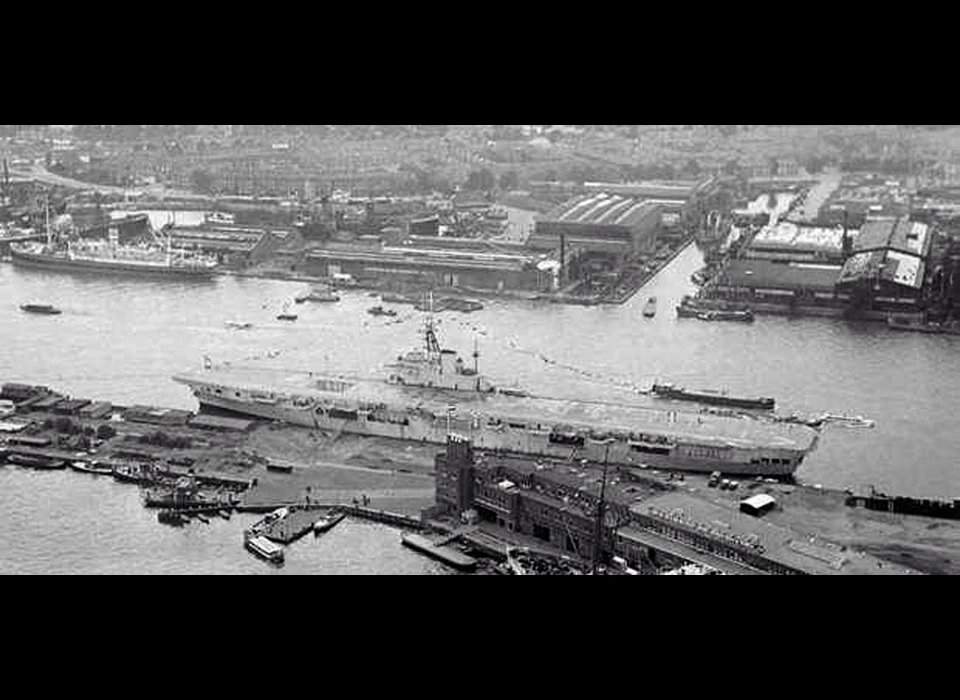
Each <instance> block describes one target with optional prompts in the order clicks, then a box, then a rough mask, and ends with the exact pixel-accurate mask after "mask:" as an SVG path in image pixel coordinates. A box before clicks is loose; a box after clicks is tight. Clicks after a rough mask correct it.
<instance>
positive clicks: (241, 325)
mask: <svg viewBox="0 0 960 700" xmlns="http://www.w3.org/2000/svg"><path fill="white" fill-rule="evenodd" d="M226 326H227V328H232V329H233V330H236V331H248V330H250V329H251V328H253V324H252V323H249V322H248V321H227V323H226Z"/></svg>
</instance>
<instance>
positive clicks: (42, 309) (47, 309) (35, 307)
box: [20, 304, 61, 316]
mask: <svg viewBox="0 0 960 700" xmlns="http://www.w3.org/2000/svg"><path fill="white" fill-rule="evenodd" d="M20 310H21V311H25V312H26V313H28V314H43V315H46V316H56V315H57V314H59V313H61V311H60V309H58V308H57V307H56V306H53V305H52V304H22V305H21V306H20Z"/></svg>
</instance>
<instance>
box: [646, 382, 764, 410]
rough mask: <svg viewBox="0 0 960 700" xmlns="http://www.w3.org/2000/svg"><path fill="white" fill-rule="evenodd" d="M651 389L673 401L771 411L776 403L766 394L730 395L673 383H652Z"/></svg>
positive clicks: (656, 394) (655, 393)
mask: <svg viewBox="0 0 960 700" xmlns="http://www.w3.org/2000/svg"><path fill="white" fill-rule="evenodd" d="M651 391H652V393H653V395H654V396H657V397H660V398H664V399H673V400H674V401H695V402H697V403H703V404H709V405H711V406H735V407H737V408H754V409H760V410H764V411H772V410H773V409H774V408H775V406H776V403H777V402H776V400H775V399H772V398H770V397H766V396H764V397H758V398H747V397H742V396H730V395H729V394H727V393H726V392H722V391H716V390H714V389H700V390H696V391H691V390H687V389H684V388H683V387H679V386H674V385H673V384H654V385H653V389H652V390H651Z"/></svg>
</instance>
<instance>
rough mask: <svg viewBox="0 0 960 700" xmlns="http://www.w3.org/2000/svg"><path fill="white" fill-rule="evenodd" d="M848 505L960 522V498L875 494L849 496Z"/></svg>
mask: <svg viewBox="0 0 960 700" xmlns="http://www.w3.org/2000/svg"><path fill="white" fill-rule="evenodd" d="M846 504H847V505H848V506H851V507H854V508H856V507H863V508H866V509H867V510H876V511H882V512H886V513H899V514H901V515H922V516H925V517H928V518H942V519H946V520H960V498H955V499H953V500H952V501H945V500H939V499H930V498H911V497H908V496H888V495H886V494H884V493H878V492H873V493H871V494H870V495H869V496H848V497H847V499H846Z"/></svg>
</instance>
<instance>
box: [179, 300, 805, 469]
mask: <svg viewBox="0 0 960 700" xmlns="http://www.w3.org/2000/svg"><path fill="white" fill-rule="evenodd" d="M424 339H425V344H424V347H423V348H422V349H415V350H412V351H410V352H407V353H405V354H402V355H400V356H399V357H398V358H397V361H396V362H393V363H390V364H388V365H386V367H385V369H386V375H385V376H384V377H382V378H380V377H370V378H352V377H343V376H340V377H338V376H335V375H333V374H328V375H324V374H317V373H310V372H302V373H291V372H289V371H287V370H283V371H271V370H269V369H264V368H258V367H253V366H226V367H213V366H208V367H206V368H205V369H204V370H203V371H200V372H197V373H191V374H181V375H178V376H175V377H174V380H175V381H178V382H180V383H183V384H186V385H187V386H189V387H190V388H191V390H192V391H193V393H194V395H195V396H196V398H197V400H198V401H199V402H200V405H201V409H203V408H213V409H219V410H226V411H230V412H234V413H240V414H243V415H248V416H257V417H261V418H266V419H270V420H278V421H283V422H287V423H292V424H296V425H302V426H306V427H309V428H313V429H317V430H324V431H330V432H333V433H340V432H344V433H355V434H360V435H368V436H379V437H389V438H398V439H401V440H415V441H421V442H430V443H435V444H445V443H446V441H447V437H448V436H449V435H451V434H456V435H459V436H462V437H465V438H467V439H469V440H471V441H472V443H473V444H474V445H475V446H476V447H477V448H479V449H486V450H500V451H503V452H512V453H519V454H527V455H538V456H545V457H555V458H565V459H587V460H595V461H604V460H607V461H609V462H610V463H616V464H624V465H633V466H651V467H660V468H664V469H677V470H688V471H706V472H712V471H721V472H723V473H727V474H743V475H746V474H749V475H764V476H779V477H783V476H789V475H791V474H792V473H793V472H794V471H796V469H797V467H799V465H800V463H801V462H802V461H803V459H804V457H805V456H806V455H807V454H808V453H809V452H811V451H812V450H813V449H814V448H815V446H816V443H817V438H818V433H817V432H816V431H815V430H813V429H812V428H809V427H807V426H803V425H794V424H785V423H774V422H767V421H759V420H755V419H753V418H750V417H745V416H725V415H711V414H704V413H697V412H691V411H680V410H664V409H661V408H656V407H649V406H644V405H640V404H630V403H613V402H605V401H585V400H572V399H558V398H548V397H540V396H535V395H531V394H529V393H527V392H524V391H519V390H513V389H502V388H498V387H497V386H496V385H495V384H493V383H492V382H491V381H490V380H489V379H488V378H486V377H485V376H484V375H482V374H481V373H480V372H479V368H478V366H477V359H478V353H477V352H476V350H475V351H474V354H473V362H472V363H468V362H466V361H464V359H463V358H462V357H461V356H460V355H459V354H458V353H457V352H456V351H453V350H448V349H444V348H441V346H440V344H439V341H438V339H437V335H436V331H435V328H434V326H433V323H432V319H430V318H428V319H427V322H426V324H425V328H424ZM471 364H472V366H471Z"/></svg>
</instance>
